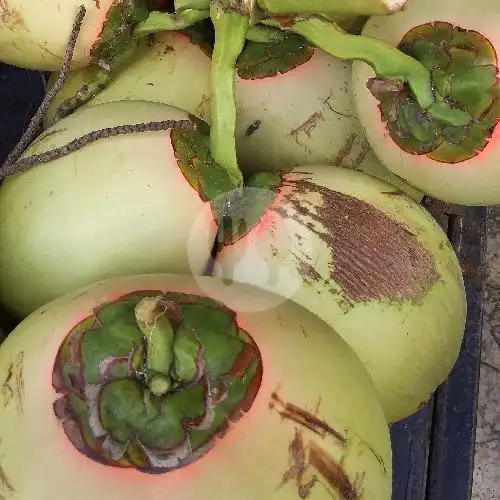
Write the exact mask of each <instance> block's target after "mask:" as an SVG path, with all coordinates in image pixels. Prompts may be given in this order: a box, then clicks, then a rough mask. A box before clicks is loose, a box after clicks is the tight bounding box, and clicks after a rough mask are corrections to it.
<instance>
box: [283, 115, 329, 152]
mask: <svg viewBox="0 0 500 500" xmlns="http://www.w3.org/2000/svg"><path fill="white" fill-rule="evenodd" d="M320 121H325V117H324V115H323V113H321V112H319V111H315V112H314V113H313V114H312V115H311V116H310V117H309V118H308V119H307V120H306V121H305V122H303V123H301V124H300V125H299V126H298V127H297V128H295V129H293V130H292V131H291V132H290V135H291V136H292V137H293V139H294V140H295V142H296V143H297V144H298V145H299V146H301V147H302V148H304V149H307V147H306V146H305V145H304V144H302V143H301V141H300V135H301V134H303V135H306V136H307V137H308V138H309V139H310V138H311V133H312V131H313V130H314V129H315V128H316V127H317V126H318V124H319V122H320Z"/></svg>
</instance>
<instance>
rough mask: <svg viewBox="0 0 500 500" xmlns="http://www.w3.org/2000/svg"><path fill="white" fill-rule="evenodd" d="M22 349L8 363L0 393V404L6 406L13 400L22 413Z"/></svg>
mask: <svg viewBox="0 0 500 500" xmlns="http://www.w3.org/2000/svg"><path fill="white" fill-rule="evenodd" d="M23 370H24V351H21V352H19V353H18V354H17V355H16V357H15V359H14V360H13V361H11V362H10V363H9V366H8V368H7V375H6V376H5V379H4V381H3V383H2V387H1V390H0V395H1V399H2V405H3V407H4V408H6V407H7V406H8V405H9V404H10V402H11V401H12V402H14V404H15V405H16V408H17V411H18V412H19V413H23V407H24V378H23Z"/></svg>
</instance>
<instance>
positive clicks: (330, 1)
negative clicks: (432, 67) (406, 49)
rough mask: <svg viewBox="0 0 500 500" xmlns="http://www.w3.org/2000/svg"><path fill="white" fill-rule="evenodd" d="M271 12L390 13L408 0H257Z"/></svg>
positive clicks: (401, 7)
mask: <svg viewBox="0 0 500 500" xmlns="http://www.w3.org/2000/svg"><path fill="white" fill-rule="evenodd" d="M257 3H258V5H259V6H260V7H261V8H262V9H264V10H265V11H267V12H269V13H271V14H302V13H316V14H322V13H328V14H350V15H359V16H363V15H364V16H373V15H388V14H394V13H395V12H398V11H400V10H402V9H404V7H405V6H406V4H407V3H408V0H356V1H352V0H257Z"/></svg>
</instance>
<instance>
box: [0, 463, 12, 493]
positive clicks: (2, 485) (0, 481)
mask: <svg viewBox="0 0 500 500" xmlns="http://www.w3.org/2000/svg"><path fill="white" fill-rule="evenodd" d="M15 491H16V490H15V489H14V486H13V485H12V483H11V482H10V479H9V478H8V476H7V474H6V473H5V470H4V469H3V467H2V464H0V498H1V499H2V500H4V499H6V498H9V497H10V496H11V495H12V494H13V493H15ZM4 495H5V496H4Z"/></svg>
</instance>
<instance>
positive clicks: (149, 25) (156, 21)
mask: <svg viewBox="0 0 500 500" xmlns="http://www.w3.org/2000/svg"><path fill="white" fill-rule="evenodd" d="M209 17H210V11H209V10H195V9H186V10H182V11H180V12H175V13H174V14H169V13H168V12H157V11H153V12H151V13H150V14H149V16H148V17H147V19H146V20H145V21H141V22H140V23H138V24H137V25H136V27H135V28H134V36H135V37H138V38H142V37H145V36H147V35H150V34H151V33H157V32H160V31H176V30H182V29H184V28H188V27H189V26H191V25H193V24H195V23H197V22H199V21H203V19H208V18H209Z"/></svg>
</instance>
